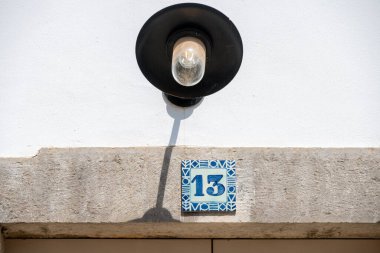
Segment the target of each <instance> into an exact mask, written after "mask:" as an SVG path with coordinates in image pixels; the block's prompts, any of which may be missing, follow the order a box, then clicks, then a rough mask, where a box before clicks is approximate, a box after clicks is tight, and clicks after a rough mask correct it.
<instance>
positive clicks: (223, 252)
mask: <svg viewBox="0 0 380 253" xmlns="http://www.w3.org/2000/svg"><path fill="white" fill-rule="evenodd" d="M231 252H233V253H255V252H257V253H305V252H307V253H358V252H365V253H379V252H380V240H214V253H231Z"/></svg>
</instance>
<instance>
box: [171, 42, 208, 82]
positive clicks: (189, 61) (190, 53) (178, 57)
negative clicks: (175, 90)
mask: <svg viewBox="0 0 380 253" xmlns="http://www.w3.org/2000/svg"><path fill="white" fill-rule="evenodd" d="M205 67H206V47H205V45H204V44H203V42H202V41H201V40H199V39H197V38H194V37H183V38H180V39H179V40H177V41H176V43H175V44H174V47H173V56H172V75H173V77H174V79H175V80H176V81H177V83H179V84H181V85H183V86H193V85H196V84H197V83H199V82H200V81H201V80H202V78H203V75H204V73H205Z"/></svg>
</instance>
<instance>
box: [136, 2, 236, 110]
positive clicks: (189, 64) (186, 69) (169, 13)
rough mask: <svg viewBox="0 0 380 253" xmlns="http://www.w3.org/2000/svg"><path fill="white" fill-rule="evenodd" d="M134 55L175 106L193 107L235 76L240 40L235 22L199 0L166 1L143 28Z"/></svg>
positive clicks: (150, 80) (148, 77) (149, 77)
mask: <svg viewBox="0 0 380 253" xmlns="http://www.w3.org/2000/svg"><path fill="white" fill-rule="evenodd" d="M136 58H137V62H138V65H139V67H140V69H141V71H142V73H143V74H144V76H145V77H146V78H147V79H148V80H149V82H151V83H152V84H153V85H154V86H156V87H157V88H158V89H160V90H161V91H162V92H164V94H165V95H166V97H167V98H168V100H169V101H170V102H172V103H173V104H175V105H178V106H183V107H187V106H192V105H195V104H197V103H198V102H199V101H201V100H202V98H203V97H204V96H207V95H210V94H212V93H214V92H217V91H218V90H220V89H222V88H223V87H225V86H226V85H227V84H228V83H229V82H230V81H231V80H232V79H233V78H234V76H235V75H236V73H237V72H238V70H239V67H240V64H241V61H242V58H243V44H242V41H241V38H240V34H239V32H238V30H237V29H236V27H235V25H234V24H233V23H232V22H231V21H230V20H229V19H228V17H226V16H225V15H224V14H223V13H221V12H219V11H218V10H216V9H214V8H211V7H209V6H206V5H202V4H195V3H185V4H176V5H172V6H169V7H167V8H165V9H162V10H160V11H159V12H157V13H156V14H154V15H153V16H152V17H151V18H149V19H148V21H147V22H146V23H145V24H144V26H143V27H142V28H141V31H140V33H139V35H138V37H137V41H136Z"/></svg>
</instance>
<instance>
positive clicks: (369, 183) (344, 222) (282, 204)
mask: <svg viewBox="0 0 380 253" xmlns="http://www.w3.org/2000/svg"><path fill="white" fill-rule="evenodd" d="M183 159H235V160H236V161H237V175H238V181H237V186H238V190H237V211H236V213H230V214H181V209H180V204H181V198H180V192H181V188H180V162H181V160H183ZM0 186H1V190H0V224H2V225H3V226H4V228H5V236H6V237H10V238H11V237H12V238H16V237H65V238H66V237H70V236H71V237H87V236H88V237H109V238H111V237H112V238H119V237H120V238H121V237H123V238H129V237H136V238H141V237H181V238H184V237H189V238H194V237H199V238H205V237H217V238H236V236H237V237H241V238H277V237H278V238H282V237H283V238H340V237H347V238H367V237H370V238H379V237H380V228H379V223H378V222H379V221H380V149H377V148H347V149H333V148H190V147H150V148H65V149H42V150H41V151H40V152H39V153H38V154H37V155H36V156H34V157H32V158H1V159H0ZM76 224H77V225H79V226H76ZM190 228H191V229H190ZM188 229H190V231H189V230H188ZM91 231H92V232H91ZM165 231H166V232H165ZM192 231H194V232H192ZM197 233H198V234H197Z"/></svg>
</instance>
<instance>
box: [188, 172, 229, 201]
mask: <svg viewBox="0 0 380 253" xmlns="http://www.w3.org/2000/svg"><path fill="white" fill-rule="evenodd" d="M222 178H223V175H209V176H207V183H209V184H210V183H212V182H214V184H213V185H212V186H210V187H208V188H207V189H206V193H207V194H208V195H211V196H220V195H222V194H223V193H224V191H225V190H226V188H225V187H224V185H222V184H220V183H219V181H220V180H221V179H222ZM194 182H195V196H197V197H201V196H204V194H203V176H202V175H196V176H195V177H194V178H193V180H191V183H194ZM215 186H217V187H218V188H217V191H216V192H215V189H214V187H215Z"/></svg>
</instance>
